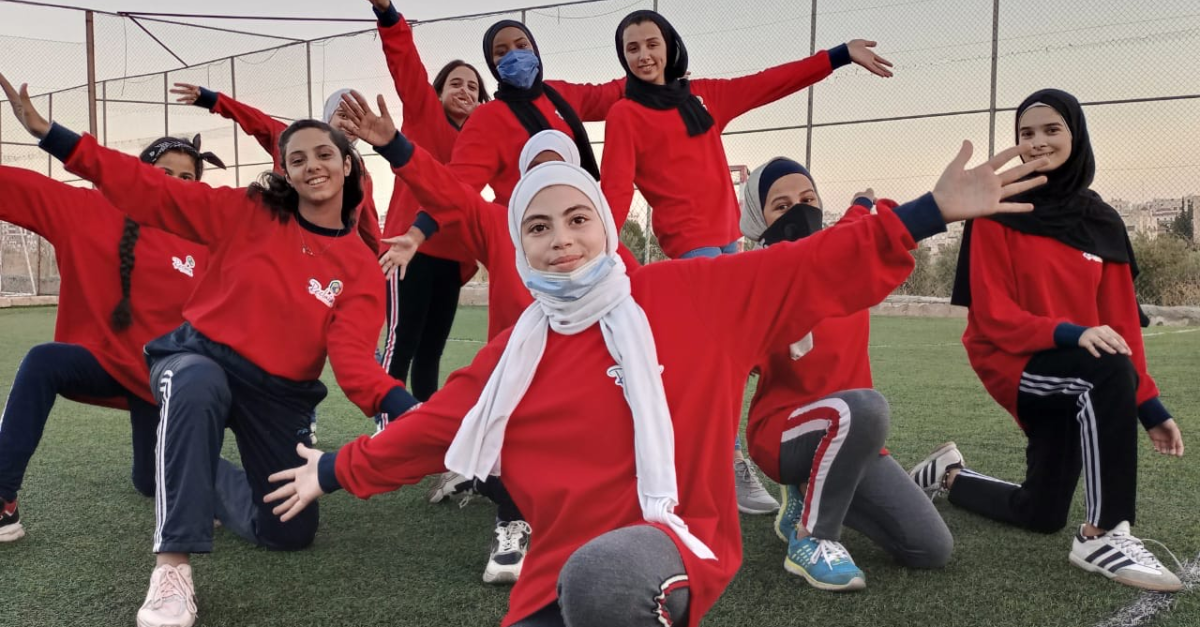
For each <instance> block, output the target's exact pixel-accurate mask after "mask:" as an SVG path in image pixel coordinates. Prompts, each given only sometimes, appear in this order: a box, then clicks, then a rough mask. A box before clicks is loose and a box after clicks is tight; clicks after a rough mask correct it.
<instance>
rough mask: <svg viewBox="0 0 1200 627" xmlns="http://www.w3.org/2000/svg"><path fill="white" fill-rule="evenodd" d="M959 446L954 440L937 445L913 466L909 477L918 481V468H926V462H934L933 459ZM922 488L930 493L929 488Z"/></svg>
mask: <svg viewBox="0 0 1200 627" xmlns="http://www.w3.org/2000/svg"><path fill="white" fill-rule="evenodd" d="M957 448H958V445H957V444H955V443H954V442H946V443H945V444H942V445H941V446H939V447H937V448H936V449H934V450H933V452H932V453H930V454H929V455H927V456H925V459H923V460H921V463H919V464H917V465H916V466H913V467H912V470H909V471H908V478H909V479H912V480H913V482H914V483H915V482H916V481H917V471H918V470H920V469H921V468H924V467H925V465H926V464H928V463H930V462H932V461H933V460H935V459H937V458H939V457H941V456H942V455H945V454H946V453H948V452H950V451H951V450H954V449H957ZM921 489H922V491H924V492H925V493H926V494H929V491H928V490H925V489H924V488H921Z"/></svg>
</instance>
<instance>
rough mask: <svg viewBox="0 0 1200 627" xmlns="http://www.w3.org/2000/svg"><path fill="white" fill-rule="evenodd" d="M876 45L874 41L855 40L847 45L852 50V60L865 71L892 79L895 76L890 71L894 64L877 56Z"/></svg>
mask: <svg viewBox="0 0 1200 627" xmlns="http://www.w3.org/2000/svg"><path fill="white" fill-rule="evenodd" d="M876 45H878V44H876V43H875V42H873V41H868V40H866V39H853V40H851V41H850V42H848V43H847V44H846V47H847V48H849V50H850V60H851V61H853V62H854V63H855V64H857V65H861V66H862V67H863V69H865V70H866V71H868V72H870V73H872V74H874V75H875V76H882V77H884V78H891V77H892V76H893V75H894V74H893V73H892V71H891V70H890V69H889V68H891V67H892V62H891V61H888V60H887V59H885V58H883V57H881V56H879V55H877V54H875V51H874V50H872V49H871V48H874V47H875V46H876Z"/></svg>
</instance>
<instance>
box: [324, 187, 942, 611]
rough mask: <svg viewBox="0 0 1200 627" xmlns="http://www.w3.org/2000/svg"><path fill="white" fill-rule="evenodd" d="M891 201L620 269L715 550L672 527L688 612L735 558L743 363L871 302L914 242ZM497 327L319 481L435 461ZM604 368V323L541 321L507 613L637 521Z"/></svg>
mask: <svg viewBox="0 0 1200 627" xmlns="http://www.w3.org/2000/svg"><path fill="white" fill-rule="evenodd" d="M929 204H932V203H931V202H930V203H929ZM926 206H927V205H926ZM899 214H900V212H899V211H897V212H895V213H892V212H888V213H885V214H882V215H880V216H873V217H871V218H866V219H863V220H860V221H859V222H857V223H855V224H852V225H848V226H846V227H845V228H839V229H829V230H827V231H825V232H822V233H818V234H816V235H814V236H813V237H811V238H807V239H805V240H803V241H801V242H796V243H789V244H780V245H778V246H772V247H771V248H770V249H769V250H761V251H753V252H749V253H746V254H742V255H730V256H727V257H723V258H720V259H695V260H688V261H681V262H677V263H669V264H653V265H649V266H646V267H644V268H642V269H640V270H639V271H638V272H636V273H635V274H634V275H633V276H632V277H631V280H632V289H633V297H634V298H635V299H636V300H637V302H638V303H639V304H640V305H641V306H642V308H643V309H644V310H645V312H646V315H647V318H648V319H649V323H650V328H651V331H652V333H653V334H654V339H655V343H656V345H657V350H658V357H659V360H660V361H661V362H662V365H663V367H664V371H663V375H662V376H663V386H664V388H665V390H666V396H667V404H668V406H669V407H670V411H671V416H672V421H673V422H674V434H675V451H676V453H675V463H676V474H677V477H678V485H679V495H680V505H679V507H677V508H676V513H678V514H679V515H680V516H682V517H683V519H684V521H686V522H687V524H688V527H689V529H690V530H691V532H692V533H694V534H695V535H696V537H698V538H699V539H700V540H702V541H703V542H704V543H705V544H707V545H708V546H709V547H710V548H711V549H712V550H713V552H714V553H715V554H716V555H717V558H718V559H716V560H701V559H699V558H697V557H696V556H695V555H694V554H693V553H692V552H691V551H690V550H688V549H687V548H686V547H684V546H682V545H681V544H680V543H679V542H678V539H677V538H674V539H675V540H676V546H677V548H678V550H679V552H680V555H681V556H682V558H683V561H684V565H685V568H686V570H687V574H688V577H689V586H690V592H691V607H690V616H691V622H692V623H693V624H699V623H700V622H701V619H702V618H703V616H704V614H705V613H706V612H707V611H708V610H709V608H710V607H711V606H712V604H713V603H715V602H716V600H717V598H718V597H719V596H720V595H721V593H722V591H723V590H724V589H725V587H726V586H727V585H728V584H729V581H730V580H731V579H732V578H733V575H734V573H735V572H736V571H737V569H738V566H739V565H740V562H741V554H742V549H741V543H742V538H741V531H740V528H739V525H738V513H737V499H736V498H735V492H734V486H733V475H731V474H730V473H729V466H730V464H731V463H732V462H733V449H732V447H730V446H729V443H730V442H731V441H733V438H734V436H735V434H736V431H737V422H738V421H737V419H736V416H738V415H739V414H740V408H741V402H742V401H741V399H742V392H743V390H744V388H745V381H746V373H747V372H749V370H750V368H751V367H752V366H753V365H754V364H756V363H758V362H759V360H760V358H761V357H762V356H763V355H764V354H766V353H767V352H769V351H773V350H775V349H776V347H778V346H781V345H783V344H785V343H787V342H791V341H795V339H796V338H798V337H800V336H802V335H804V334H805V333H807V332H808V330H809V329H811V328H812V326H813V325H815V324H816V323H817V322H818V321H819V320H821V319H823V318H826V317H829V316H841V315H847V314H849V313H851V312H855V311H859V310H862V309H864V308H866V307H869V306H870V305H872V304H874V303H876V302H879V301H880V300H882V299H883V298H884V297H885V296H886V295H887V294H888V293H889V292H890V291H891V290H892V289H893V288H894V287H896V286H897V285H899V284H900V283H901V282H902V281H903V280H904V278H905V276H907V275H908V273H909V271H910V269H911V268H912V265H913V262H912V256H911V255H910V254H909V252H908V251H909V249H911V248H913V246H914V241H913V238H912V236H911V235H910V233H909V230H908V229H907V228H906V227H905V223H904V222H902V221H901V219H900V218H899V217H898V216H899ZM906 220H907V218H906ZM939 224H940V221H939ZM818 265H819V266H820V267H821V268H822V269H823V270H824V271H823V272H820V273H818V272H812V271H811V268H812V267H814V266H818ZM507 339H508V335H507V333H502V334H501V335H500V336H498V337H496V338H495V339H494V340H492V341H491V342H489V343H488V345H487V346H485V347H484V348H483V349H482V350H481V351H480V352H479V354H478V355H477V356H476V358H475V360H474V362H473V363H472V364H471V365H470V366H468V367H467V368H465V369H463V370H460V371H459V372H457V373H455V374H453V375H451V377H450V379H449V381H447V383H446V386H445V389H444V390H443V391H442V392H439V393H438V394H437V395H435V396H434V397H433V398H432V399H431V400H429V401H428V402H426V403H424V404H423V405H421V406H420V407H418V408H416V409H414V410H412V411H411V412H409V413H408V414H407V415H406V416H405V417H404V419H403V420H400V421H397V422H395V423H393V424H392V425H391V426H390V427H388V428H387V429H385V430H384V431H382V432H381V433H379V434H377V435H376V436H375V437H374V438H371V437H362V438H359V439H358V440H355V441H354V442H351V443H349V444H347V445H346V446H345V447H343V448H342V449H341V451H340V452H338V453H337V454H336V455H334V454H329V455H327V456H326V457H324V458H323V459H322V460H321V461H322V463H321V466H322V468H323V471H322V485H323V486H327V487H329V489H333V487H334V486H335V485H337V484H340V486H342V487H344V488H346V489H347V490H348V491H350V492H351V493H353V494H355V495H357V496H359V497H363V498H366V497H370V496H372V495H375V494H380V493H383V492H387V491H389V490H394V489H395V488H396V487H398V486H400V485H406V484H414V483H416V482H418V481H420V480H421V479H422V478H424V477H425V476H426V475H429V474H433V473H436V472H439V471H441V470H443V469H444V462H443V459H444V456H445V453H446V449H447V447H448V446H449V444H450V442H451V441H452V440H453V438H454V435H455V433H456V432H457V430H458V427H459V425H460V423H461V420H462V417H463V416H464V415H465V414H466V413H467V412H468V411H469V410H470V408H471V407H472V406H473V405H474V403H475V402H476V400H477V399H478V398H479V394H480V392H481V391H482V390H483V387H484V384H485V383H486V381H487V380H488V377H489V376H490V375H491V373H492V370H493V369H494V368H495V366H496V364H497V362H498V361H499V358H500V355H501V354H502V352H503V350H504V346H505V342H506V341H507ZM614 368H615V366H614V363H613V359H612V357H611V355H610V354H609V352H608V349H607V348H606V347H605V344H604V339H603V336H602V334H601V333H600V330H599V325H593V327H592V328H590V329H588V330H586V331H584V332H582V333H580V334H578V335H574V336H564V335H559V334H557V333H553V332H551V333H550V334H549V337H548V340H547V346H546V351H545V353H544V355H543V357H542V361H541V365H540V366H539V367H538V370H537V372H536V374H535V375H534V377H533V380H532V382H531V384H530V386H529V390H528V391H527V392H526V393H525V395H524V399H523V400H522V401H521V403H520V404H519V405H518V406H517V410H516V411H515V412H514V413H513V415H512V417H511V418H510V419H509V421H508V425H507V428H506V431H505V439H504V450H503V452H502V456H503V458H504V475H503V477H504V482H505V486H506V487H507V488H508V490H509V492H510V493H511V494H512V497H513V499H514V501H515V502H516V504H517V506H518V507H519V508H520V509H521V512H522V513H524V514H525V516H526V518H527V520H528V521H529V523H530V524H531V525H532V526H533V528H534V529H536V530H537V533H535V534H534V536H533V541H532V545H531V547H530V550H529V553H528V556H527V557H526V558H525V565H524V566H523V568H522V571H521V578H520V580H519V581H518V582H517V584H516V586H515V587H514V588H513V590H512V594H511V597H510V598H509V611H508V614H507V615H506V616H505V618H504V621H503V624H504V625H512V624H513V623H515V622H517V621H518V620H521V619H523V618H525V617H527V616H529V615H531V614H533V613H534V612H535V611H537V610H539V609H540V608H542V607H543V606H545V605H546V604H548V603H550V602H551V601H553V600H554V599H555V594H556V593H555V584H556V580H557V577H558V574H559V571H560V570H561V569H562V566H563V564H564V563H565V562H566V560H567V558H568V557H570V555H571V554H572V553H573V552H574V551H575V550H576V549H578V548H579V547H580V546H582V545H583V544H584V543H586V542H588V541H589V540H591V539H593V538H595V537H597V536H599V535H601V534H603V533H605V532H607V531H610V530H613V529H617V528H621V527H626V526H630V525H640V524H646V523H645V522H644V521H643V519H642V512H641V507H640V506H639V504H638V497H637V479H636V469H635V465H636V464H635V460H634V447H633V420H632V416H631V415H630V410H629V406H628V404H627V403H626V401H625V398H624V395H623V393H622V391H621V388H620V387H618V385H617V381H619V380H620V379H619V377H620V373H619V372H617V371H614V370H613V369H614ZM331 467H332V470H333V472H332V473H331V472H330V469H331ZM331 475H332V476H331ZM334 477H336V479H335V478H334ZM660 528H661V527H660ZM663 531H664V532H667V533H668V534H670V532H669V531H668V530H666V529H665V528H664V529H663Z"/></svg>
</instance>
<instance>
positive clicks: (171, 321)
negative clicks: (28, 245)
mask: <svg viewBox="0 0 1200 627" xmlns="http://www.w3.org/2000/svg"><path fill="white" fill-rule="evenodd" d="M199 146H200V136H199V135H197V136H196V138H195V139H193V140H192V141H188V140H186V139H179V138H175V137H163V138H161V139H159V140H156V141H155V142H153V143H152V144H150V145H149V146H147V147H146V149H145V150H143V151H142V154H141V155H140V159H141V160H142V162H143V163H149V164H151V165H153V166H154V167H155V168H157V169H159V170H161V171H162V172H163V173H165V174H166V175H167V176H172V177H175V178H178V179H181V180H185V181H198V180H200V177H201V176H202V175H203V173H204V162H205V161H207V162H209V163H212V164H214V165H216V166H218V167H220V168H224V167H225V166H224V164H222V163H221V160H220V159H218V158H217V157H216V156H215V155H213V154H212V153H210V152H206V153H201V152H200V149H199ZM0 189H3V190H4V193H3V196H2V198H0V220H4V221H6V222H12V223H13V224H16V225H18V226H21V227H24V228H27V229H29V230H31V231H33V232H35V233H37V234H38V235H41V236H42V237H44V238H46V239H47V240H48V241H49V242H50V243H51V244H53V245H54V255H55V260H56V261H57V263H58V269H59V276H60V278H61V283H60V285H59V307H58V315H57V323H56V325H55V329H54V340H55V341H54V342H51V343H47V344H39V345H37V346H34V347H33V348H32V349H30V351H29V353H27V354H26V355H25V358H24V359H23V360H22V361H21V366H20V367H19V368H18V369H17V376H16V378H15V379H14V380H13V384H12V390H11V391H10V392H9V395H8V400H7V401H6V403H5V406H4V412H3V416H4V417H3V419H0V542H12V541H14V540H18V539H20V538H21V537H23V536H24V535H25V530H24V528H23V526H22V525H21V517H20V511H19V510H18V508H17V492H18V491H19V490H20V489H21V483H22V481H23V479H24V477H25V471H26V469H27V468H28V466H29V460H30V459H31V458H32V457H33V453H34V451H35V450H36V449H37V446H38V443H39V442H40V441H41V438H42V432H43V430H44V429H45V427H46V421H47V419H48V418H49V417H50V410H51V409H52V408H53V407H54V400H55V398H56V397H57V396H59V395H61V396H64V397H67V398H71V399H73V400H77V401H82V402H87V403H91V404H95V405H100V406H103V407H114V408H119V409H125V408H128V409H129V421H130V424H131V426H132V428H133V471H132V476H133V487H134V489H136V490H137V491H138V492H140V493H142V494H144V495H146V496H154V442H155V431H156V429H157V427H158V407H156V406H155V404H154V396H153V394H151V392H150V386H149V385H147V384H146V382H147V381H149V380H150V372H149V369H148V368H147V366H146V358H145V356H144V355H143V354H142V346H143V345H144V344H145V343H146V342H148V341H150V340H152V339H154V338H156V337H158V336H160V335H162V334H163V333H166V332H167V331H170V330H171V329H173V328H175V327H177V326H179V324H180V323H181V322H182V321H183V314H182V309H183V304H184V302H185V301H186V300H187V298H188V297H189V296H191V293H192V290H193V289H194V288H195V286H196V283H197V281H198V278H199V277H200V276H201V275H202V274H203V273H204V268H205V262H206V261H207V259H208V251H207V249H205V248H204V247H203V246H200V245H199V244H196V243H194V242H189V241H187V240H184V239H181V238H179V237H176V236H175V235H171V234H169V233H167V232H165V231H160V230H158V229H154V228H149V227H146V228H142V227H140V226H139V225H138V223H137V222H134V221H133V220H130V219H129V218H127V217H125V215H124V214H122V213H121V212H120V211H119V210H118V209H116V208H115V207H113V206H112V205H110V204H109V203H108V201H107V200H105V199H104V196H103V195H101V194H100V193H99V192H97V191H94V190H90V189H84V188H81V187H72V186H70V185H67V184H65V183H60V182H58V181H55V180H54V179H51V178H48V177H45V176H42V175H41V174H37V173H35V172H31V171H29V170H23V169H20V168H10V167H7V166H0Z"/></svg>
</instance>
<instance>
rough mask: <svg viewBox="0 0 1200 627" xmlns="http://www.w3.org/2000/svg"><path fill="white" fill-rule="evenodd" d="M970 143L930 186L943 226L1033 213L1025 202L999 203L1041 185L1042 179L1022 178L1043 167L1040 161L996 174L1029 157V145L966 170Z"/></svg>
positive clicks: (965, 144) (1023, 164)
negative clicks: (998, 214) (984, 217)
mask: <svg viewBox="0 0 1200 627" xmlns="http://www.w3.org/2000/svg"><path fill="white" fill-rule="evenodd" d="M971 150H972V146H971V142H969V141H963V144H962V148H960V149H959V151H958V156H956V157H954V160H953V161H951V162H950V165H948V166H946V170H945V171H943V172H942V176H941V178H939V179H938V182H937V184H936V185H934V186H933V199H934V200H935V201H937V205H938V208H939V209H941V211H942V219H943V220H945V221H946V223H947V224H949V223H951V222H957V221H959V220H970V219H972V218H982V217H983V216H989V215H992V214H993V213H1023V212H1028V211H1033V205H1031V204H1029V203H1011V202H1001V201H1002V200H1004V199H1005V198H1008V197H1009V196H1013V195H1015V194H1020V193H1021V192H1025V191H1028V190H1030V189H1033V188H1035V187H1037V186H1038V185H1044V184H1045V183H1046V177H1045V176H1037V177H1034V178H1030V179H1026V178H1024V177H1026V176H1028V175H1029V174H1032V173H1033V172H1034V170H1036V169H1038V168H1041V167H1045V165H1046V163H1047V161H1046V159H1044V158H1040V159H1030V160H1029V161H1027V162H1026V163H1022V164H1021V165H1018V166H1015V167H1012V168H1009V169H1007V170H1005V171H1003V172H999V170H1000V168H1002V167H1003V166H1004V164H1006V163H1008V162H1009V161H1012V160H1013V159H1015V158H1016V157H1017V156H1020V155H1024V156H1026V157H1028V156H1029V154H1030V152H1031V151H1032V150H1033V146H1032V145H1030V144H1028V143H1021V144H1018V145H1016V146H1012V147H1010V148H1007V149H1005V150H1002V151H1000V152H999V153H997V154H996V156H994V157H992V158H991V159H988V160H987V161H986V162H984V163H982V164H980V165H978V166H976V167H974V168H971V169H970V170H968V169H966V166H967V162H968V161H970V160H971Z"/></svg>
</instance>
